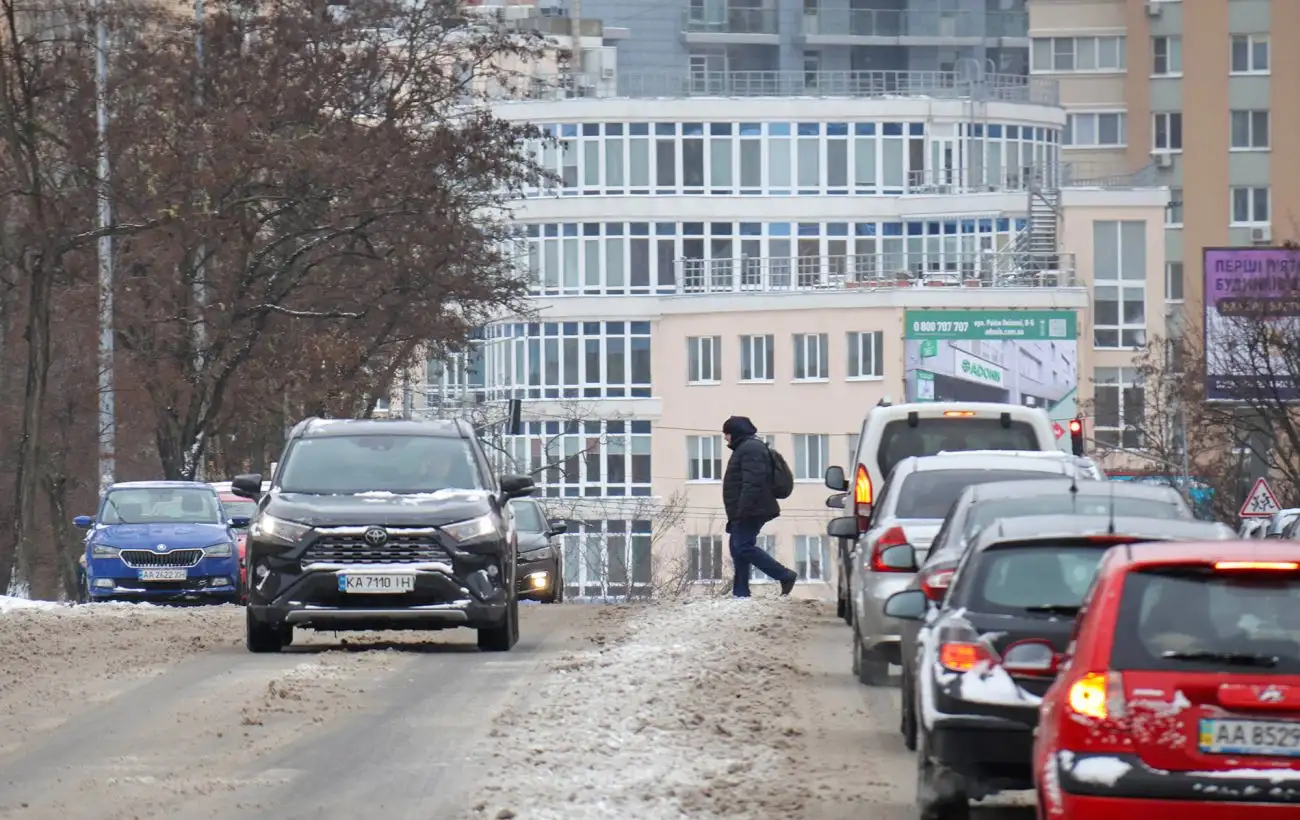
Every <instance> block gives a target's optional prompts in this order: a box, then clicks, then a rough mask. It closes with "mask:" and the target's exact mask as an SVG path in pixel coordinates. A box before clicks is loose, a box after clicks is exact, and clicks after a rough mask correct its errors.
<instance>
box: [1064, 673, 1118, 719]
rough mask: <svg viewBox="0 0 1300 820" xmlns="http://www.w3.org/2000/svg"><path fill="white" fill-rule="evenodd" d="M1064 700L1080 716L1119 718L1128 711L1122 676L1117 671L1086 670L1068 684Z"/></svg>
mask: <svg viewBox="0 0 1300 820" xmlns="http://www.w3.org/2000/svg"><path fill="white" fill-rule="evenodd" d="M1065 702H1066V705H1068V706H1069V707H1070V711H1071V712H1073V713H1074V714H1076V715H1079V716H1080V717H1085V718H1092V719H1093V720H1119V719H1121V718H1123V717H1124V715H1125V714H1126V713H1127V712H1128V707H1127V704H1126V702H1125V699H1124V676H1123V675H1121V674H1120V673H1119V672H1088V673H1086V674H1084V675H1082V676H1080V677H1079V679H1078V680H1076V681H1075V682H1074V683H1072V684H1070V691H1069V692H1067V693H1066V697H1065Z"/></svg>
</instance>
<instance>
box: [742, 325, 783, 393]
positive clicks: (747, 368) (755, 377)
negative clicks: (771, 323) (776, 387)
mask: <svg viewBox="0 0 1300 820" xmlns="http://www.w3.org/2000/svg"><path fill="white" fill-rule="evenodd" d="M775 369H776V368H775V367H773V361H772V337H771V336H741V337H740V380H741V381H742V382H766V381H771V380H772V374H773V371H774V370H775Z"/></svg>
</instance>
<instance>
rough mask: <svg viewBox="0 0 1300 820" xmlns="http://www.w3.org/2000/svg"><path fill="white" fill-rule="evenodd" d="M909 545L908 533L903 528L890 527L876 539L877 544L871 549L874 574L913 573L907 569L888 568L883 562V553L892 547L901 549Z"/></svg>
mask: <svg viewBox="0 0 1300 820" xmlns="http://www.w3.org/2000/svg"><path fill="white" fill-rule="evenodd" d="M906 543H907V533H905V532H903V528H902V527H890V528H889V529H887V530H885V531H884V532H882V533H881V534H880V537H879V538H877V539H876V544H875V546H873V547H872V548H871V571H872V572H911V570H906V569H896V568H894V567H891V566H888V565H886V564H885V562H884V561H883V560H881V553H883V552H884V551H885V550H887V549H889V548H890V547H900V546H902V545H904V544H906Z"/></svg>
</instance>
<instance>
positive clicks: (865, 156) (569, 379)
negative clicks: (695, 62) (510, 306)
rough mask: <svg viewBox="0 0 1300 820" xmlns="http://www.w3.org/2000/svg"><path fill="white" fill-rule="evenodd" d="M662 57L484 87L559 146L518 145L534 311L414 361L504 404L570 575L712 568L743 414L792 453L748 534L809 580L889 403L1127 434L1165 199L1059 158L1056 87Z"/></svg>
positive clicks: (639, 575) (430, 382)
mask: <svg viewBox="0 0 1300 820" xmlns="http://www.w3.org/2000/svg"><path fill="white" fill-rule="evenodd" d="M627 22H628V25H629V26H630V25H631V24H632V23H633V22H634V21H631V20H629V21H627ZM637 36H638V35H637V33H636V31H635V30H633V31H632V37H631V38H630V40H629V41H634V40H636V39H637ZM629 41H620V42H619V43H618V44H617V45H616V46H614V45H610V44H609V43H606V44H604V45H602V46H593V49H594V48H604V49H607V50H613V49H615V48H617V49H620V50H621V48H622V46H623V43H624V42H629ZM583 65H584V66H587V65H588V63H587V61H585V60H584V63H583ZM633 76H634V77H639V76H640V75H633ZM663 76H675V77H676V78H677V82H676V83H675V84H674V85H673V88H674V92H675V93H673V94H671V95H666V94H663V93H662V91H663V89H662V88H659V89H655V90H653V92H652V91H650V90H648V89H646V88H645V87H644V86H643V85H641V84H640V81H639V80H635V79H634V81H633V82H632V83H631V84H630V85H629V86H627V87H625V86H624V85H623V83H622V80H623V77H622V75H615V76H608V75H605V74H601V75H596V76H594V77H578V78H576V82H574V83H569V84H567V87H568V88H571V89H586V91H585V92H581V93H583V94H586V96H579V95H578V94H574V93H573V92H569V93H563V94H554V95H551V96H550V98H539V99H532V100H515V101H503V102H502V103H501V104H500V106H499V109H498V110H499V113H500V114H501V115H502V116H504V117H507V118H512V119H520V120H527V121H530V122H533V123H537V124H540V125H542V126H543V127H544V129H545V130H546V131H547V132H548V133H550V134H551V135H552V137H553V141H552V142H549V143H547V144H544V145H538V146H537V148H536V151H537V154H536V156H537V158H538V160H539V162H540V163H541V164H542V165H543V166H544V167H546V168H547V169H548V170H549V171H551V172H552V173H553V174H554V177H555V180H554V182H553V183H550V184H548V186H547V187H544V188H539V189H537V190H534V191H531V192H529V195H528V197H527V198H526V199H525V200H524V201H522V202H520V203H518V211H517V214H518V221H519V226H520V230H521V242H522V250H521V259H522V260H523V261H522V265H523V267H524V268H525V269H526V271H527V273H528V275H529V277H530V282H531V288H532V297H533V299H532V301H533V307H534V309H535V315H532V316H529V317H518V318H516V317H503V318H502V320H501V321H499V322H496V323H493V324H491V325H490V326H489V327H487V328H485V329H484V331H483V334H482V338H481V339H479V340H477V342H476V344H475V346H474V347H473V349H472V352H471V353H470V354H467V355H466V356H464V357H457V359H456V360H455V361H453V362H451V363H446V364H444V363H435V364H433V365H431V366H430V368H429V371H428V372H427V374H418V375H414V376H413V381H414V382H420V381H423V382H425V386H426V388H427V390H426V391H425V394H424V395H423V396H415V397H413V398H412V400H411V402H410V404H411V407H410V410H411V411H412V412H415V413H417V414H418V413H420V412H443V410H445V408H446V404H445V402H446V401H447V399H448V398H449V397H450V398H452V399H455V398H457V397H466V396H468V397H470V399H471V403H472V404H473V405H474V406H476V407H480V408H488V409H489V412H485V413H484V415H485V417H488V418H491V419H492V420H494V421H495V422H497V423H499V422H500V421H501V420H502V419H504V417H505V415H506V413H505V410H504V408H505V406H506V404H507V402H508V400H510V399H520V400H522V402H523V416H522V429H521V431H520V435H499V434H497V433H495V432H494V433H492V434H491V435H494V436H497V438H496V445H497V446H498V447H499V449H500V451H502V452H503V453H504V454H508V455H509V460H510V461H511V462H513V464H514V465H516V469H520V470H523V471H527V472H531V473H533V474H534V475H535V476H536V477H537V478H538V479H539V481H540V483H541V484H542V490H541V493H540V495H541V496H542V498H543V500H544V501H546V502H547V503H548V505H549V506H550V509H551V513H552V515H555V516H558V517H564V518H567V519H569V520H570V522H571V524H570V531H569V534H568V535H566V536H565V538H566V539H568V541H567V543H568V552H567V560H568V563H567V565H566V581H567V583H568V586H569V592H570V593H571V594H572V595H604V594H622V593H623V592H626V591H627V590H628V588H629V584H631V585H633V587H634V588H635V586H636V585H647V584H650V583H651V580H652V578H653V577H654V575H655V573H656V572H657V571H658V569H657V568H659V567H662V566H664V565H665V564H672V563H673V562H679V563H678V566H679V567H680V568H681V569H682V570H683V571H685V572H687V573H688V574H689V575H690V576H691V577H692V578H695V579H699V580H710V579H714V578H718V577H719V576H720V575H722V574H724V572H725V570H724V565H725V564H726V559H725V557H724V556H725V553H726V549H725V536H724V534H723V525H724V516H723V515H722V512H721V486H720V483H721V481H720V480H721V477H722V471H723V469H724V468H725V464H726V460H727V457H728V455H729V453H728V452H727V450H726V448H725V446H724V444H723V441H722V437H721V432H720V431H721V425H722V422H723V420H724V419H725V418H726V417H727V416H729V415H732V414H742V415H748V416H750V417H751V418H752V419H753V420H754V421H755V423H756V424H757V425H758V427H759V429H760V431H761V432H762V433H763V434H765V435H767V436H769V437H770V441H771V442H772V443H773V444H774V446H775V447H776V448H777V449H778V450H780V451H781V452H782V453H783V454H784V455H785V456H786V458H787V460H788V461H789V462H790V464H791V466H792V468H793V469H794V471H795V475H796V479H797V485H796V488H795V492H794V495H793V496H792V497H791V498H790V499H788V500H787V501H786V502H783V505H782V506H783V508H784V514H783V515H782V517H781V518H780V519H779V520H778V521H776V522H774V523H773V524H772V525H770V526H769V527H768V528H767V532H766V534H765V536H764V538H765V546H766V547H767V548H769V549H771V550H772V551H774V552H775V553H776V554H778V555H779V557H780V558H781V559H782V560H783V561H786V562H788V563H789V564H791V565H792V566H795V567H797V568H798V571H799V573H800V575H801V577H803V578H805V579H810V580H813V579H822V578H830V577H833V575H832V573H833V569H832V568H831V567H830V566H829V563H828V562H829V554H830V549H829V545H828V542H827V539H826V537H825V524H826V521H827V519H828V518H829V516H830V514H831V513H830V511H828V510H827V509H826V508H825V506H824V501H825V498H826V495H827V490H826V489H825V488H824V486H823V484H822V479H823V474H824V471H825V468H826V467H827V466H829V465H831V464H844V463H845V462H846V461H847V459H848V458H849V454H850V452H851V449H852V448H853V446H854V437H855V435H856V433H857V431H858V429H859V427H860V424H861V421H862V418H863V416H864V414H865V413H866V411H867V410H868V409H869V408H870V407H872V406H873V405H875V404H876V403H877V402H879V401H881V400H882V399H886V398H888V399H890V400H892V401H894V402H898V401H903V400H905V399H913V400H920V401H925V400H943V399H950V398H955V399H970V400H977V399H994V400H1005V401H1013V402H1017V403H1022V404H1026V405H1030V406H1036V407H1043V408H1044V409H1046V410H1047V411H1048V413H1049V414H1050V415H1051V416H1052V417H1053V418H1055V419H1057V420H1059V421H1061V422H1062V426H1063V425H1064V421H1065V420H1066V419H1068V418H1071V417H1073V416H1074V415H1075V412H1076V411H1077V409H1078V408H1079V407H1080V405H1081V403H1083V402H1088V401H1090V400H1092V399H1093V397H1094V394H1095V397H1096V408H1097V409H1096V410H1095V411H1094V419H1093V421H1094V424H1095V430H1094V431H1093V432H1094V434H1095V435H1096V436H1097V437H1098V438H1099V439H1101V440H1108V441H1113V442H1114V443H1116V444H1121V443H1123V442H1124V441H1125V440H1126V438H1127V435H1126V433H1125V431H1124V429H1123V418H1122V410H1121V407H1124V408H1127V409H1128V410H1129V411H1131V410H1132V407H1133V402H1132V397H1131V396H1129V395H1127V393H1126V392H1125V384H1124V381H1123V376H1124V374H1125V373H1126V370H1125V368H1131V363H1132V356H1133V352H1132V347H1133V346H1134V345H1140V344H1141V343H1142V342H1143V341H1144V339H1145V335H1146V334H1148V333H1151V334H1156V333H1160V332H1162V331H1163V314H1162V313H1161V312H1159V311H1148V310H1147V301H1148V296H1150V297H1151V298H1152V299H1154V302H1155V304H1159V303H1160V301H1161V299H1162V298H1163V288H1164V282H1163V278H1162V271H1163V268H1164V212H1165V206H1166V203H1167V200H1168V192H1167V190H1165V189H1160V188H1152V187H1149V186H1142V185H1139V184H1137V183H1135V181H1134V180H1130V179H1126V178H1121V177H1113V178H1107V179H1099V178H1092V176H1091V170H1090V167H1089V166H1087V165H1086V164H1075V165H1071V164H1070V163H1068V162H1066V161H1065V158H1064V157H1063V155H1062V150H1061V149H1062V142H1063V136H1064V133H1065V128H1066V112H1065V111H1064V110H1063V109H1062V108H1061V107H1060V106H1059V105H1058V102H1057V87H1056V83H1055V81H1053V80H1039V79H1031V78H1027V77H1013V76H1007V75H1000V74H986V75H985V76H984V77H983V78H982V80H981V81H972V78H971V77H970V76H969V75H965V74H959V73H945V72H935V71H924V72H922V71H897V72H887V71H880V72H874V73H867V74H863V75H861V76H860V78H859V79H860V82H859V83H858V84H857V85H854V86H852V87H849V86H847V85H843V84H841V85H839V86H833V85H832V84H833V82H834V78H835V76H836V75H834V74H826V73H819V72H816V71H810V72H808V73H807V75H805V76H806V78H807V79H808V80H809V81H810V82H811V83H814V84H817V85H818V87H826V88H827V89H832V88H833V90H828V91H826V92H825V93H823V94H821V95H812V94H809V93H808V92H807V87H808V86H801V87H800V88H799V89H798V90H797V91H795V90H792V89H784V88H782V87H780V86H779V85H772V86H768V87H761V88H760V87H757V86H754V87H749V88H748V89H747V91H746V92H745V93H743V94H736V93H733V95H731V96H719V95H717V94H713V93H710V89H707V88H701V87H698V86H696V85H694V84H693V83H692V82H691V80H690V72H689V69H686V68H683V69H681V70H679V71H678V72H677V73H676V74H675V75H671V74H668V73H667V72H665V73H664V74H663ZM718 76H719V78H720V81H721V82H723V83H726V84H728V85H729V87H730V88H732V90H733V92H734V91H735V89H736V88H737V87H738V86H737V83H739V79H738V78H739V77H741V76H743V75H731V74H727V73H726V72H722V73H720V74H719V75H718ZM1094 305H1095V307H1094ZM1094 374H1096V375H1098V376H1099V377H1100V382H1099V384H1098V385H1097V386H1096V387H1095V390H1094V384H1093V380H1092V376H1093V375H1094ZM1121 396H1124V400H1121ZM455 406H463V405H461V404H456V403H453V407H455ZM440 407H442V408H443V410H440V409H439V408H440ZM495 429H497V430H499V429H500V427H499V425H498V427H497V428H495ZM1062 432H1064V431H1062ZM1065 441H1068V437H1066V439H1065ZM1063 446H1066V445H1064V444H1063Z"/></svg>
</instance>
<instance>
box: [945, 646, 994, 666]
mask: <svg viewBox="0 0 1300 820" xmlns="http://www.w3.org/2000/svg"><path fill="white" fill-rule="evenodd" d="M993 660H994V658H993V653H992V652H991V651H990V650H989V648H988V647H987V646H986V645H984V644H982V643H973V642H966V641H950V642H948V643H943V644H940V645H939V665H940V666H942V667H943V668H944V669H947V670H948V671H949V672H969V671H970V670H972V669H974V668H975V667H977V666H979V665H980V664H987V663H992V662H993Z"/></svg>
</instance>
